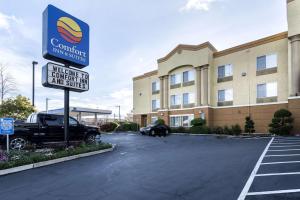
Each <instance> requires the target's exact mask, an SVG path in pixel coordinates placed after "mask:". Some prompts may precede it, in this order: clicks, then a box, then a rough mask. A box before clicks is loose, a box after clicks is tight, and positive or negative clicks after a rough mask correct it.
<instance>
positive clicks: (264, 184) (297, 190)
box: [239, 137, 300, 200]
mask: <svg viewBox="0 0 300 200" xmlns="http://www.w3.org/2000/svg"><path fill="white" fill-rule="evenodd" d="M299 178H300V139H298V138H289V137H286V138H282V137H277V138H274V139H272V140H271V141H270V142H269V144H268V145H267V146H266V148H265V150H264V152H263V153H262V155H261V157H260V159H259V161H258V162H257V164H256V166H255V167H254V169H253V171H252V173H251V175H250V177H249V179H248V182H247V183H246V185H245V187H244V190H243V191H242V193H241V195H240V198H239V199H246V200H254V199H300V182H299Z"/></svg>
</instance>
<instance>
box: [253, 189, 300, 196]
mask: <svg viewBox="0 0 300 200" xmlns="http://www.w3.org/2000/svg"><path fill="white" fill-rule="evenodd" d="M296 192H300V189H291V190H275V191H264V192H249V193H248V195H252V196H253V195H266V194H286V193H296Z"/></svg>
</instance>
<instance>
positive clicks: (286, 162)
mask: <svg viewBox="0 0 300 200" xmlns="http://www.w3.org/2000/svg"><path fill="white" fill-rule="evenodd" d="M291 163H300V161H284V162H267V163H261V165H277V164H291Z"/></svg>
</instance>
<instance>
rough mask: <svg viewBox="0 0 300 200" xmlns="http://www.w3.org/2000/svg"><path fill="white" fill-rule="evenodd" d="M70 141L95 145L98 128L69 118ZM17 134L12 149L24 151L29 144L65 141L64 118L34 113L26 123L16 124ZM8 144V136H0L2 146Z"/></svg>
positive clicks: (11, 145)
mask: <svg viewBox="0 0 300 200" xmlns="http://www.w3.org/2000/svg"><path fill="white" fill-rule="evenodd" d="M69 124H70V125H69V130H70V133H69V139H70V141H81V140H82V141H85V142H86V143H94V142H95V141H96V137H99V136H100V130H99V128H98V127H93V126H86V125H83V124H80V123H79V122H78V121H77V120H76V119H74V118H73V117H70V118H69ZM14 129H15V133H14V135H11V136H10V140H9V146H10V148H11V149H24V148H25V147H26V145H27V144H29V143H36V144H42V143H47V142H61V141H64V116H63V115H55V114H46V113H33V114H31V115H30V116H29V117H28V119H27V121H26V122H24V123H16V124H15V127H14ZM4 144H6V136H2V135H0V145H4Z"/></svg>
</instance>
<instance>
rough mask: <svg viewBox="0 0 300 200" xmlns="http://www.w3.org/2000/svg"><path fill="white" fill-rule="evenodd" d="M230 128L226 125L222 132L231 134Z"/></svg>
mask: <svg viewBox="0 0 300 200" xmlns="http://www.w3.org/2000/svg"><path fill="white" fill-rule="evenodd" d="M232 133H233V132H232V129H231V128H230V127H228V126H227V125H226V126H224V134H225V135H232Z"/></svg>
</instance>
